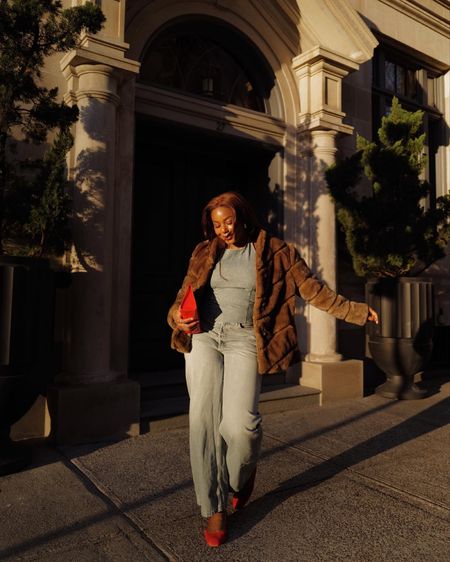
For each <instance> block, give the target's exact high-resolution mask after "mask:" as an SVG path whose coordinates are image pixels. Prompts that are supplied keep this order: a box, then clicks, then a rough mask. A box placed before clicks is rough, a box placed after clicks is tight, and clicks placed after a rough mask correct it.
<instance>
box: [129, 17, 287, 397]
mask: <svg viewBox="0 0 450 562" xmlns="http://www.w3.org/2000/svg"><path fill="white" fill-rule="evenodd" d="M141 65H142V66H141V74H140V78H139V83H138V86H137V104H136V109H137V113H136V134H135V173H134V201H133V245H132V290H131V311H130V312H131V314H130V347H129V370H130V374H131V375H132V376H135V377H136V378H139V379H140V380H141V381H143V380H144V379H145V381H147V383H148V382H149V381H150V382H151V384H152V388H154V387H155V385H157V384H158V381H160V380H164V379H167V376H168V373H167V372H168V371H169V372H172V374H173V373H176V372H177V370H181V369H182V365H183V362H182V359H183V358H182V356H181V355H180V354H177V353H176V352H174V351H172V350H170V347H169V341H170V330H169V328H168V327H167V325H166V314H167V310H168V308H169V306H170V304H171V302H172V301H173V299H174V298H175V295H176V291H177V290H178V288H179V286H180V283H181V281H182V278H183V274H184V272H185V270H186V266H187V262H188V259H189V255H190V253H191V251H192V249H193V247H194V246H195V244H196V243H198V242H199V241H200V240H201V239H202V235H201V232H200V212H201V209H202V207H203V206H204V205H205V203H206V202H207V201H208V200H209V199H210V198H211V197H213V196H214V195H216V194H218V193H220V192H222V191H225V190H230V189H234V190H238V191H240V192H242V193H243V194H245V195H246V196H247V197H248V198H249V199H250V200H251V201H252V203H253V204H254V205H255V207H256V208H257V209H258V211H259V212H260V215H261V216H262V218H263V220H264V221H265V222H266V223H267V226H268V228H269V229H271V230H272V231H274V232H275V233H278V232H279V229H280V227H281V225H282V223H283V217H282V213H283V211H282V209H283V202H282V197H281V194H282V180H281V179H280V178H281V177H282V173H281V169H282V161H283V152H282V146H283V138H284V123H283V121H282V120H280V119H277V118H274V117H273V116H271V115H270V114H269V112H268V103H267V100H268V98H269V96H270V92H271V89H272V88H273V86H274V77H273V73H272V72H271V70H270V67H269V65H268V64H267V62H266V61H265V59H264V58H263V57H262V55H261V54H260V53H259V51H257V49H256V48H255V47H254V46H253V45H252V44H251V43H250V42H249V41H248V40H247V39H246V38H245V37H244V36H243V35H242V34H240V33H239V32H238V31H237V30H235V29H233V28H231V27H230V26H229V25H226V24H224V23H223V22H221V21H220V20H213V19H212V18H208V19H206V18H197V19H192V18H191V19H184V20H180V21H178V22H175V23H174V24H171V25H170V26H168V27H166V28H165V29H162V30H160V32H159V33H157V34H156V35H155V37H153V38H152V41H151V42H150V43H149V45H148V47H147V49H146V51H145V53H144V56H143V58H142V63H141Z"/></svg>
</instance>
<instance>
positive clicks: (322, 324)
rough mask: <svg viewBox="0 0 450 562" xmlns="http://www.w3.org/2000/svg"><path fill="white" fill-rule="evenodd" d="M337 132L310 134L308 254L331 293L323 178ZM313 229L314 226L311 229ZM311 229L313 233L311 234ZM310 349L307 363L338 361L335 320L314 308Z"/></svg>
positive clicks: (330, 233)
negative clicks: (312, 168)
mask: <svg viewBox="0 0 450 562" xmlns="http://www.w3.org/2000/svg"><path fill="white" fill-rule="evenodd" d="M336 134H337V133H336V131H333V130H320V129H319V130H315V131H311V144H312V147H311V148H312V157H313V159H314V163H315V166H314V170H315V171H314V174H313V177H312V178H310V191H311V199H312V201H311V215H312V220H311V221H310V229H311V231H310V248H311V249H310V253H311V258H310V259H311V260H312V264H313V266H314V269H316V267H317V270H316V271H317V273H318V274H319V277H320V279H321V280H323V281H324V282H325V283H326V284H327V285H328V286H329V287H330V289H333V290H336V267H337V266H336V220H335V208H334V204H333V201H332V200H331V197H330V195H329V193H328V190H327V187H326V182H325V178H324V171H325V169H326V168H327V167H328V166H330V165H331V164H333V162H334V161H335V155H336V151H337V149H336V144H335V137H336ZM313 225H314V226H313ZM313 229H314V232H312V230H313ZM309 320H310V326H311V329H310V349H309V353H308V355H307V356H306V360H307V361H325V362H328V361H340V360H341V359H342V355H340V354H339V353H337V352H336V349H337V336H336V319H335V318H334V317H333V316H330V315H329V314H326V313H325V312H322V311H321V310H318V309H317V308H314V307H310V310H309Z"/></svg>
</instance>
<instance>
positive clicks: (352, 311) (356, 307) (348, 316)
mask: <svg viewBox="0 0 450 562" xmlns="http://www.w3.org/2000/svg"><path fill="white" fill-rule="evenodd" d="M289 249H290V268H289V271H288V272H287V275H292V277H293V280H294V283H295V286H296V290H297V293H298V294H299V296H300V297H302V299H304V300H305V301H306V302H308V303H309V304H311V305H312V306H315V307H316V308H318V309H320V310H323V311H324V312H327V313H328V314H331V315H332V316H335V317H336V318H338V319H339V320H345V321H346V322H350V323H352V324H358V325H359V326H364V324H365V323H366V322H367V321H370V322H375V323H377V324H378V315H377V313H376V312H375V310H373V309H372V308H370V307H369V306H368V305H367V304H366V303H363V302H354V301H351V300H349V299H346V298H345V297H343V296H342V295H338V294H337V293H335V292H334V291H333V290H332V289H330V288H329V287H328V286H327V285H326V284H325V283H323V282H321V281H319V280H318V279H317V278H316V277H315V276H314V275H313V274H312V272H311V270H310V269H309V267H308V266H307V265H306V262H305V260H304V259H302V258H301V256H300V254H299V253H298V251H297V249H296V248H295V247H294V246H289Z"/></svg>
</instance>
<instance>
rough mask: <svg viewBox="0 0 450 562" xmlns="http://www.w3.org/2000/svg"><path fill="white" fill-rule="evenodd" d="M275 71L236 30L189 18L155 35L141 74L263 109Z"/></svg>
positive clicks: (184, 89) (144, 79)
mask: <svg viewBox="0 0 450 562" xmlns="http://www.w3.org/2000/svg"><path fill="white" fill-rule="evenodd" d="M272 75H273V73H272V72H268V71H267V63H266V62H265V61H263V60H262V57H261V55H259V53H258V52H257V51H256V49H255V48H254V47H252V46H251V45H250V44H249V43H248V40H246V39H244V38H242V37H239V36H238V35H237V33H236V32H234V31H232V30H230V29H225V28H224V26H223V25H222V26H219V25H218V24H215V23H214V22H212V21H208V22H202V21H200V22H196V21H195V22H189V21H187V22H182V23H181V24H175V25H174V26H173V27H171V28H169V29H167V30H165V31H163V32H162V33H160V34H159V35H158V36H157V37H156V38H155V39H154V40H153V41H152V43H151V44H150V46H149V47H148V49H147V51H146V53H145V55H144V58H143V60H142V62H141V72H140V76H139V80H140V81H141V82H143V83H146V84H150V85H158V86H164V87H167V88H172V89H176V90H180V91H182V92H186V93H190V94H194V95H198V96H202V97H205V98H208V99H210V100H216V101H219V102H224V103H227V104H234V105H238V106H241V107H245V108H248V109H253V110H255V111H261V112H264V111H265V102H264V100H265V99H267V98H268V97H269V93H270V89H271V88H272V86H273V83H274V80H273V76H272Z"/></svg>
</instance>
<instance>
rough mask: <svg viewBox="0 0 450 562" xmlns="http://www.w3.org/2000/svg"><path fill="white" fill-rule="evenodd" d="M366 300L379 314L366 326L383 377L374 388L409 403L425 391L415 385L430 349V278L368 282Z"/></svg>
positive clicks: (375, 359)
mask: <svg viewBox="0 0 450 562" xmlns="http://www.w3.org/2000/svg"><path fill="white" fill-rule="evenodd" d="M366 301H367V303H368V304H369V306H371V307H372V308H374V309H375V310H376V311H377V312H378V315H379V324H378V325H376V324H373V323H370V324H367V339H368V348H369V352H370V355H371V357H372V359H373V360H374V361H375V363H376V364H377V366H378V367H379V368H380V369H381V370H382V371H383V372H384V373H385V374H386V382H385V383H383V384H382V385H380V386H379V387H378V388H377V389H376V393H377V394H380V395H381V396H384V397H385V398H398V399H404V400H412V399H418V398H423V397H424V396H425V394H426V393H425V392H424V391H422V390H420V389H419V388H418V387H417V386H416V385H415V384H414V375H415V374H416V373H418V372H419V371H421V370H422V369H423V368H424V367H425V365H426V363H427V361H428V360H429V358H430V357H431V353H432V350H433V342H432V337H433V287H432V281H431V279H429V278H423V277H400V278H397V279H391V278H381V279H374V280H370V281H368V282H367V284H366Z"/></svg>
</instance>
